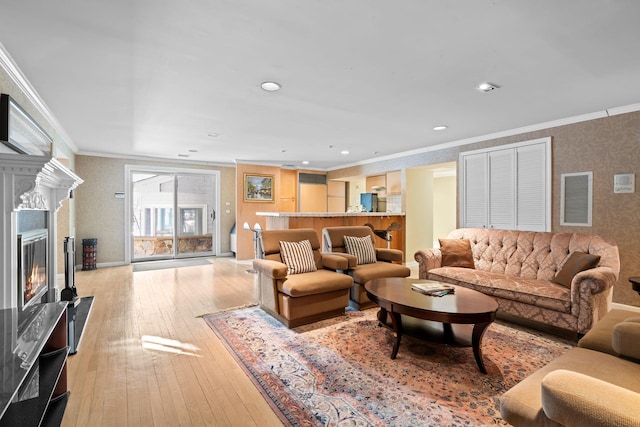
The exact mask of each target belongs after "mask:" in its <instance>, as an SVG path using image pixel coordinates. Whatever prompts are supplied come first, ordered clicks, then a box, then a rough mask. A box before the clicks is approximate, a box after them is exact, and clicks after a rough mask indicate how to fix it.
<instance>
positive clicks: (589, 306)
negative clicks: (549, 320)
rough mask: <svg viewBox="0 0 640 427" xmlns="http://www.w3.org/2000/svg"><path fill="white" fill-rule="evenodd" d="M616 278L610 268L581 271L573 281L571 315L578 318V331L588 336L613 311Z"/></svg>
mask: <svg viewBox="0 0 640 427" xmlns="http://www.w3.org/2000/svg"><path fill="white" fill-rule="evenodd" d="M615 282H616V276H615V274H614V272H613V270H612V269H611V268H609V267H596V268H591V269H589V270H585V271H581V272H580V273H578V274H576V275H575V276H574V278H573V280H572V281H571V314H573V315H574V316H576V317H577V318H578V327H577V331H576V332H578V333H579V334H586V333H587V332H588V331H589V329H591V327H592V326H593V325H594V323H595V322H597V321H598V319H599V318H600V317H602V316H604V314H606V313H607V312H608V311H609V310H611V295H612V293H613V285H614V284H615Z"/></svg>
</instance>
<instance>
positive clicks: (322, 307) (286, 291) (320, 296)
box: [253, 228, 353, 328]
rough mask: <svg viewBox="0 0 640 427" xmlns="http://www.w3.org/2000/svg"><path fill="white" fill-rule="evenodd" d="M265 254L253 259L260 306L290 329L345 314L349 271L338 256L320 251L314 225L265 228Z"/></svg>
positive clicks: (349, 284)
mask: <svg viewBox="0 0 640 427" xmlns="http://www.w3.org/2000/svg"><path fill="white" fill-rule="evenodd" d="M260 240H261V242H260V243H261V248H262V256H263V259H255V260H254V261H253V268H254V269H255V270H256V272H257V274H258V282H259V290H260V307H261V308H262V309H263V310H264V311H266V312H267V313H269V314H271V315H272V316H273V317H275V318H276V319H278V320H279V321H280V322H282V323H284V324H285V325H287V327H289V328H293V327H296V326H299V325H303V324H306V323H312V322H316V321H318V320H322V319H327V318H330V317H335V316H339V315H341V314H344V309H345V307H347V306H348V305H349V289H350V288H351V285H352V284H353V279H352V278H351V277H350V276H347V275H345V274H342V273H340V272H337V270H340V271H341V270H345V269H346V268H347V267H348V261H347V260H346V259H345V258H344V257H341V256H338V255H331V254H322V253H320V240H319V239H318V234H317V233H316V231H315V230H314V229H312V228H304V229H291V230H265V231H262V233H261V235H260Z"/></svg>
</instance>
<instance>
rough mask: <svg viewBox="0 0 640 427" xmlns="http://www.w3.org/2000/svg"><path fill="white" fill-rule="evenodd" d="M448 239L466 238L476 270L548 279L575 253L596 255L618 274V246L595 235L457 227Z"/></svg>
mask: <svg viewBox="0 0 640 427" xmlns="http://www.w3.org/2000/svg"><path fill="white" fill-rule="evenodd" d="M448 238H449V239H468V240H469V242H470V243H471V252H472V253H473V259H474V260H475V266H476V270H484V271H491V272H494V273H503V274H506V275H509V276H516V277H522V278H524V279H536V280H551V279H553V277H554V276H555V275H556V273H557V272H558V271H560V269H561V268H562V266H563V264H564V262H565V260H566V259H567V258H568V256H569V254H570V253H572V252H575V251H579V252H584V253H590V254H594V255H600V263H599V264H598V265H601V266H607V267H610V268H611V269H612V270H613V272H614V274H615V275H616V276H617V275H618V274H619V271H620V261H619V255H618V247H617V246H616V245H615V243H614V242H611V241H609V240H607V239H603V238H602V237H598V236H591V235H588V234H573V233H549V232H534V231H516V230H495V229H486V228H460V229H457V230H453V231H452V232H451V233H449V236H448Z"/></svg>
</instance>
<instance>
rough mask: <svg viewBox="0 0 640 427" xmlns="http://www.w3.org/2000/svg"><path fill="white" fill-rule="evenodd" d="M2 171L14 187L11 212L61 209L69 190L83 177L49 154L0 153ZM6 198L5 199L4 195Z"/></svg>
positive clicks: (5, 209) (7, 182) (6, 182)
mask: <svg viewBox="0 0 640 427" xmlns="http://www.w3.org/2000/svg"><path fill="white" fill-rule="evenodd" d="M0 174H2V175H3V178H4V183H5V190H7V187H6V185H7V184H9V186H10V187H12V190H13V191H12V193H13V197H12V203H11V205H10V206H5V207H4V209H3V211H4V212H8V211H9V209H10V210H11V211H14V210H22V209H37V210H52V211H56V212H57V211H58V209H60V207H61V206H62V202H63V201H64V200H65V199H67V198H68V197H69V192H70V191H71V190H73V189H75V188H76V187H77V186H78V185H80V184H81V183H82V182H83V181H82V179H80V177H78V176H77V175H76V174H75V173H73V172H71V171H70V170H69V169H67V167H66V166H64V165H63V164H62V163H60V162H59V161H57V160H56V159H53V158H51V157H48V156H25V155H19V154H3V155H0ZM5 200H6V199H5Z"/></svg>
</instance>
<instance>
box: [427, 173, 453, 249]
mask: <svg viewBox="0 0 640 427" xmlns="http://www.w3.org/2000/svg"><path fill="white" fill-rule="evenodd" d="M457 186H458V184H457V178H456V177H455V176H445V177H439V178H433V239H434V240H435V241H437V240H438V239H439V238H445V237H447V235H448V234H449V233H450V232H451V231H453V230H455V229H456V224H457V206H458V200H457V197H458V196H457V194H458V193H457Z"/></svg>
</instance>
